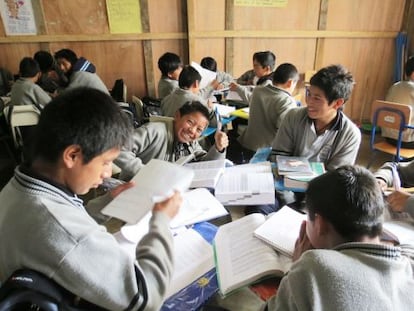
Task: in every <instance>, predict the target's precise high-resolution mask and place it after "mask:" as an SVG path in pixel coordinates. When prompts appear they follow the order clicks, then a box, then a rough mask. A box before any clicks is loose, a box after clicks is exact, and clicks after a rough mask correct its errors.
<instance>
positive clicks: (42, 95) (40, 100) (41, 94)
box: [34, 85, 52, 108]
mask: <svg viewBox="0 0 414 311" xmlns="http://www.w3.org/2000/svg"><path fill="white" fill-rule="evenodd" d="M34 97H35V101H36V103H37V104H38V105H40V106H41V107H42V108H43V107H45V106H46V105H47V104H48V103H49V102H50V101H51V100H52V98H51V97H50V96H49V94H47V93H46V92H45V91H43V89H42V88H41V87H40V86H38V85H35V89H34Z"/></svg>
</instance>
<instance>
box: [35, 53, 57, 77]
mask: <svg viewBox="0 0 414 311" xmlns="http://www.w3.org/2000/svg"><path fill="white" fill-rule="evenodd" d="M33 58H34V59H35V60H36V61H37V62H38V64H39V67H40V71H41V72H48V71H50V70H52V69H53V63H54V59H53V56H52V54H50V53H49V52H47V51H37V52H36V53H35V54H34V56H33Z"/></svg>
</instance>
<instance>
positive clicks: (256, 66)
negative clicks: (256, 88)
mask: <svg viewBox="0 0 414 311" xmlns="http://www.w3.org/2000/svg"><path fill="white" fill-rule="evenodd" d="M253 70H254V73H255V75H256V76H257V77H259V78H261V77H263V76H265V75H268V74H269V73H270V68H269V67H268V66H267V67H263V66H262V65H261V64H260V63H259V62H258V61H257V60H255V59H254V60H253Z"/></svg>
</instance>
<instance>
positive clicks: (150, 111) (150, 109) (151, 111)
mask: <svg viewBox="0 0 414 311" xmlns="http://www.w3.org/2000/svg"><path fill="white" fill-rule="evenodd" d="M142 102H143V104H144V106H143V110H144V118H145V119H149V117H150V116H162V112H161V99H157V98H153V97H149V96H145V97H144V98H142Z"/></svg>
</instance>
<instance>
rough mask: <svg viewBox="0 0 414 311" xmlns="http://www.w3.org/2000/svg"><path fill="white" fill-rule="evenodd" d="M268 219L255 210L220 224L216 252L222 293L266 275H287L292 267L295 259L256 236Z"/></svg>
mask: <svg viewBox="0 0 414 311" xmlns="http://www.w3.org/2000/svg"><path fill="white" fill-rule="evenodd" d="M265 220H266V216H264V215H262V214H259V213H255V214H250V215H248V216H245V217H243V218H240V219H238V220H236V221H233V222H230V223H227V224H225V225H222V226H221V227H219V229H218V231H217V234H216V237H215V239H214V251H215V259H216V268H217V277H218V282H219V288H220V293H221V294H222V295H227V294H229V293H230V292H232V291H234V290H236V289H239V288H241V287H243V286H246V285H249V284H251V283H254V282H255V281H257V280H259V279H261V278H263V277H265V276H270V275H275V274H277V275H283V274H284V273H285V272H286V271H288V270H289V269H290V266H291V263H292V261H291V258H289V257H287V256H285V255H283V254H281V253H278V252H276V251H275V250H274V249H273V248H271V247H270V246H268V245H267V244H266V243H264V242H263V241H261V240H259V239H258V238H256V237H255V236H254V235H253V232H254V230H256V229H257V228H258V227H259V226H260V225H261V224H263V223H264V222H265ZM276 230H277V228H276ZM292 234H293V233H292ZM297 234H298V233H297Z"/></svg>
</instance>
